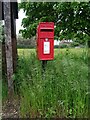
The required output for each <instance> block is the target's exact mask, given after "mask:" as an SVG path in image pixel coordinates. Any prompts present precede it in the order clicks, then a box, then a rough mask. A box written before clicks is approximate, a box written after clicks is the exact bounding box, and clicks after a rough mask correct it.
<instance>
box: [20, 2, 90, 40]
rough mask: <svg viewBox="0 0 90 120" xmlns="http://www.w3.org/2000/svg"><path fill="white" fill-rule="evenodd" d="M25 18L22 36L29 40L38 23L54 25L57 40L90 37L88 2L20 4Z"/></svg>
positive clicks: (34, 32)
mask: <svg viewBox="0 0 90 120" xmlns="http://www.w3.org/2000/svg"><path fill="white" fill-rule="evenodd" d="M20 9H23V10H24V12H25V13H26V16H27V18H24V19H23V20H22V25H23V27H24V30H20V32H21V33H22V35H23V36H24V37H26V38H30V37H32V36H34V35H35V34H36V27H37V25H38V23H39V22H43V21H52V22H54V23H55V37H56V38H57V39H63V38H66V39H73V38H76V39H77V38H78V39H81V40H83V39H85V38H88V37H90V24H89V22H90V3H89V2H86V3H85V2H81V3H80V2H71V3H70V2H63V3H61V2H60V3H56V2H52V3H49V2H42V3H30V2H27V3H26V2H23V3H21V4H20Z"/></svg>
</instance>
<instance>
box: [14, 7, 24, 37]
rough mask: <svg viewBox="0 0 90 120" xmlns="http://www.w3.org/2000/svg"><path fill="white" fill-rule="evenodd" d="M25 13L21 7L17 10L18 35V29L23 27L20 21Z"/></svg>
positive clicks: (17, 30)
mask: <svg viewBox="0 0 90 120" xmlns="http://www.w3.org/2000/svg"><path fill="white" fill-rule="evenodd" d="M25 17H26V16H25V13H24V12H23V10H22V9H21V10H20V11H19V12H18V19H17V20H16V34H17V35H18V33H19V30H20V29H23V27H22V26H21V23H22V19H23V18H25Z"/></svg>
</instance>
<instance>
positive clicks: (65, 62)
mask: <svg viewBox="0 0 90 120" xmlns="http://www.w3.org/2000/svg"><path fill="white" fill-rule="evenodd" d="M21 52H22V51H21V50H20V51H19V53H20V55H19V66H18V72H17V74H16V75H15V81H14V82H15V88H16V90H17V91H18V90H19V93H20V98H21V99H20V114H21V117H31V118H36V117H40V118H41V117H45V118H50V117H51V118H52V117H55V118H56V117H59V118H61V117H73V118H75V117H79V118H84V117H88V115H87V114H88V97H87V95H88V67H87V51H86V50H84V49H76V50H75V49H72V50H69V49H68V48H67V49H66V50H65V49H63V50H56V51H55V59H54V60H53V61H48V62H47V66H46V69H45V71H44V72H43V73H42V65H41V61H38V60H37V58H36V55H35V53H34V52H33V51H32V54H31V53H29V51H28V50H27V54H26V53H25V52H26V51H25V50H24V51H23V52H22V54H21Z"/></svg>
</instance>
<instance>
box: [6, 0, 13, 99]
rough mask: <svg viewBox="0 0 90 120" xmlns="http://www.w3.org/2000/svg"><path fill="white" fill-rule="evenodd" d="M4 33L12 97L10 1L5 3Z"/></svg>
mask: <svg viewBox="0 0 90 120" xmlns="http://www.w3.org/2000/svg"><path fill="white" fill-rule="evenodd" d="M4 22H5V27H4V33H5V48H6V63H7V80H8V95H9V96H10V97H11V96H12V95H13V92H14V86H13V78H12V76H13V58H12V38H11V8H10V0H8V1H7V2H4Z"/></svg>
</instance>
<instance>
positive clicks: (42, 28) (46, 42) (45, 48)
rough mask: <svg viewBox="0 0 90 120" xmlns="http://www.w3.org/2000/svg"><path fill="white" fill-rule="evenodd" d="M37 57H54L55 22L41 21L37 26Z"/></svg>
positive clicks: (51, 58)
mask: <svg viewBox="0 0 90 120" xmlns="http://www.w3.org/2000/svg"><path fill="white" fill-rule="evenodd" d="M37 57H38V59H39V60H53V59H54V23H53V22H41V23H39V25H38V27H37Z"/></svg>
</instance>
